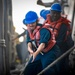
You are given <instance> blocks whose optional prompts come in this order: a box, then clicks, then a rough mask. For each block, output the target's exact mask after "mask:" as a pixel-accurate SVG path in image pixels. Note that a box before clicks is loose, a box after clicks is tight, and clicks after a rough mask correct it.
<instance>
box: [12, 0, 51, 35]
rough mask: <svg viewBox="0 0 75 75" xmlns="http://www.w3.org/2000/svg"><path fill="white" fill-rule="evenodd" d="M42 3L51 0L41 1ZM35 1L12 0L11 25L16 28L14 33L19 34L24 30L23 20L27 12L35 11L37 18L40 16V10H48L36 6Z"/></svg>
mask: <svg viewBox="0 0 75 75" xmlns="http://www.w3.org/2000/svg"><path fill="white" fill-rule="evenodd" d="M43 1H44V2H47V1H51V0H43ZM36 2H37V0H29V1H28V0H12V19H13V24H14V26H15V28H16V32H17V33H18V34H21V33H22V32H23V31H24V30H23V28H25V25H24V24H23V19H24V18H25V15H26V13H27V12H28V11H30V10H33V11H36V12H37V14H38V16H40V15H39V14H40V10H42V9H50V8H46V7H44V6H40V5H37V3H36Z"/></svg>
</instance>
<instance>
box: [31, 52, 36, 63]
mask: <svg viewBox="0 0 75 75" xmlns="http://www.w3.org/2000/svg"><path fill="white" fill-rule="evenodd" d="M36 56H37V54H36V52H34V53H33V59H32V62H33V61H34V60H35V58H36Z"/></svg>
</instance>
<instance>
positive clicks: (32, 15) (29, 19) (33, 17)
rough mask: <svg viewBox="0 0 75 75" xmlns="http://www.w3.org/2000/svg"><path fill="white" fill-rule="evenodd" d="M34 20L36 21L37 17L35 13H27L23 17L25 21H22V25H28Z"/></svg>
mask: <svg viewBox="0 0 75 75" xmlns="http://www.w3.org/2000/svg"><path fill="white" fill-rule="evenodd" d="M36 20H38V15H37V13H36V12H34V11H29V12H28V13H27V14H26V15H25V19H24V20H23V23H24V24H30V23H33V22H35V21H36Z"/></svg>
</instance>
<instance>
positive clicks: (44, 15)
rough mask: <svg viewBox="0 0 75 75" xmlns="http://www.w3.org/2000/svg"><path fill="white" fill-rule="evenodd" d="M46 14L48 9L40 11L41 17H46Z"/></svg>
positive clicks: (48, 12)
mask: <svg viewBox="0 0 75 75" xmlns="http://www.w3.org/2000/svg"><path fill="white" fill-rule="evenodd" d="M47 14H50V10H44V11H43V12H42V13H41V17H43V18H44V19H46V16H47Z"/></svg>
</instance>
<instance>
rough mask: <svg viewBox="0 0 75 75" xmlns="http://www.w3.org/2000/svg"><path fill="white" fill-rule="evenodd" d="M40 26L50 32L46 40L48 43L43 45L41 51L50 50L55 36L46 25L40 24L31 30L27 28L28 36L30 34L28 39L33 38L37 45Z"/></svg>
mask: <svg viewBox="0 0 75 75" xmlns="http://www.w3.org/2000/svg"><path fill="white" fill-rule="evenodd" d="M41 28H46V29H48V30H49V31H50V33H51V38H50V40H49V42H48V45H47V46H46V47H45V49H44V50H43V51H42V52H48V51H49V50H51V48H52V47H53V46H54V45H55V43H56V41H55V37H54V35H53V32H52V31H51V29H50V28H49V27H48V26H45V25H43V26H42V27H41V26H37V27H36V29H35V30H34V31H33V33H32V32H30V31H29V29H28V32H29V36H30V39H31V40H35V42H36V45H37V46H39V40H40V29H41Z"/></svg>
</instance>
